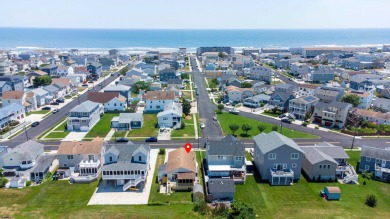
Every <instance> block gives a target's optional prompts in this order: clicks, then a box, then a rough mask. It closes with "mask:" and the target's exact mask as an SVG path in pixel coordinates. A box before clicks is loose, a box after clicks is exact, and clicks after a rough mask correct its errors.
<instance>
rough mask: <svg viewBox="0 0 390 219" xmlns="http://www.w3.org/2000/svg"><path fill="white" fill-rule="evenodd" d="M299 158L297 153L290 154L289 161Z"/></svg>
mask: <svg viewBox="0 0 390 219" xmlns="http://www.w3.org/2000/svg"><path fill="white" fill-rule="evenodd" d="M298 158H299V154H298V153H291V159H294V160H296V159H298Z"/></svg>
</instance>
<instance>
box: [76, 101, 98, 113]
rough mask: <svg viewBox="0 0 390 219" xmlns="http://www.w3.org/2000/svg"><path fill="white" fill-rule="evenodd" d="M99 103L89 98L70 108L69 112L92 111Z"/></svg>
mask: <svg viewBox="0 0 390 219" xmlns="http://www.w3.org/2000/svg"><path fill="white" fill-rule="evenodd" d="M98 105H99V103H95V102H92V101H90V100H87V101H85V102H82V103H81V104H80V105H77V106H75V107H74V108H73V109H71V110H69V112H91V111H92V110H93V109H94V108H95V107H96V106H98Z"/></svg>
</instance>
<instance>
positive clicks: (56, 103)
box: [50, 102, 60, 105]
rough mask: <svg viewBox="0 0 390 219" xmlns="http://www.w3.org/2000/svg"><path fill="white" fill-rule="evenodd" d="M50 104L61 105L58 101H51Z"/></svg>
mask: <svg viewBox="0 0 390 219" xmlns="http://www.w3.org/2000/svg"><path fill="white" fill-rule="evenodd" d="M50 105H60V103H58V102H51V103H50Z"/></svg>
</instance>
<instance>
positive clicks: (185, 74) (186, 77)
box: [180, 73, 190, 80]
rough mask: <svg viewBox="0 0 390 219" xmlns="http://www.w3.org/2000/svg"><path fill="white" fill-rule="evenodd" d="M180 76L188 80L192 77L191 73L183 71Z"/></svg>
mask: <svg viewBox="0 0 390 219" xmlns="http://www.w3.org/2000/svg"><path fill="white" fill-rule="evenodd" d="M180 77H181V79H183V80H184V79H187V80H188V79H190V75H189V74H188V73H183V74H181V75H180Z"/></svg>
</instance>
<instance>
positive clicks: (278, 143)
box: [253, 132, 305, 185]
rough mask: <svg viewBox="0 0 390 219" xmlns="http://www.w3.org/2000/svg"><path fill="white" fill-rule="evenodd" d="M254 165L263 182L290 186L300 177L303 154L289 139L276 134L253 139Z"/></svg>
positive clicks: (260, 135)
mask: <svg viewBox="0 0 390 219" xmlns="http://www.w3.org/2000/svg"><path fill="white" fill-rule="evenodd" d="M253 140H254V141H255V145H254V163H255V165H256V167H257V170H258V171H259V173H260V175H261V178H262V179H263V180H269V182H270V183H271V185H291V184H292V183H293V181H297V180H299V178H300V177H301V168H302V160H303V158H304V155H305V152H304V151H303V150H302V149H301V148H300V147H299V146H298V145H297V144H296V143H295V142H294V141H293V140H291V139H289V138H287V137H286V136H284V135H281V134H279V133H277V132H271V133H268V134H265V133H261V134H259V135H256V136H255V137H253Z"/></svg>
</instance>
